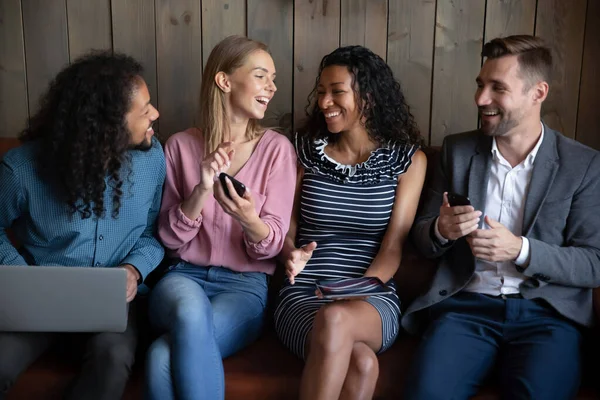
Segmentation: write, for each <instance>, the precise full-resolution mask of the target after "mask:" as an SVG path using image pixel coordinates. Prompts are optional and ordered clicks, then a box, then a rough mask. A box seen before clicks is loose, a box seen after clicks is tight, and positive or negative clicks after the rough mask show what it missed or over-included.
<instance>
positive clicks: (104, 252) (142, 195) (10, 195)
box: [0, 52, 165, 399]
mask: <svg viewBox="0 0 600 400" xmlns="http://www.w3.org/2000/svg"><path fill="white" fill-rule="evenodd" d="M141 73H142V66H141V65H140V64H139V63H138V62H136V61H135V60H134V59H132V58H131V57H128V56H125V55H120V54H115V55H113V54H110V53H104V52H102V53H92V54H89V55H87V56H84V57H82V58H80V59H79V60H77V61H76V62H74V63H73V64H72V65H70V66H68V67H66V68H65V69H64V70H62V71H61V72H60V73H59V74H58V75H57V76H56V78H55V79H54V80H53V81H52V82H51V84H50V87H49V89H48V91H47V93H46V94H45V95H44V96H43V98H42V100H41V104H40V109H39V111H38V112H37V114H36V115H35V116H33V118H31V121H30V125H29V128H28V129H26V130H25V131H24V132H23V133H22V135H21V140H22V142H23V144H22V145H21V146H20V147H18V148H16V149H13V150H11V151H9V152H7V153H6V155H5V156H4V158H3V160H2V163H1V164H0V187H2V196H1V197H0V265H62V266H88V267H119V268H124V269H126V271H127V301H128V302H131V301H132V300H133V299H134V298H135V296H136V293H137V288H138V284H140V283H141V282H142V281H143V280H144V278H145V277H146V276H147V275H148V274H149V273H150V272H151V271H152V270H153V269H154V268H155V267H156V266H157V265H158V264H159V263H160V261H161V260H162V257H163V254H164V252H163V248H162V246H161V245H160V243H159V242H158V241H157V239H156V238H155V237H154V232H155V221H156V217H157V215H158V211H159V209H160V201H161V195H162V187H163V181H164V177H165V159H164V154H163V151H162V148H161V145H160V143H159V142H158V140H157V139H156V138H154V137H153V136H154V131H153V129H152V125H153V123H154V121H155V120H156V119H157V118H158V116H159V114H158V111H157V110H156V109H155V108H154V107H153V106H152V104H150V95H149V93H148V88H147V86H146V83H145V82H144V80H143V79H142V77H141ZM9 227H12V228H13V231H14V233H15V238H16V239H17V241H18V242H19V243H21V245H22V249H21V251H17V249H16V248H15V247H14V246H13V245H12V244H11V242H10V241H9V239H8V237H7V235H6V228H9ZM135 308H136V307H135V304H133V303H130V307H129V309H130V314H129V320H128V325H127V329H126V330H125V332H123V333H95V334H80V338H81V339H82V340H83V342H84V343H85V350H84V353H83V357H82V361H83V364H82V368H81V371H80V373H79V375H78V376H77V377H76V378H75V379H74V381H73V383H72V385H70V386H69V389H68V393H67V395H66V398H69V399H117V398H120V397H121V396H122V393H123V391H124V388H125V385H126V383H127V379H128V378H129V373H130V370H131V366H132V365H133V361H134V355H135V349H136V345H137V329H136V318H135ZM62 336H64V335H60V334H55V333H52V334H51V333H9V332H5V333H0V399H2V398H4V397H5V395H6V393H7V392H8V390H9V389H10V387H11V386H12V384H13V383H14V382H15V380H16V379H17V377H18V376H19V374H20V373H21V372H23V371H24V370H25V369H26V368H27V367H28V366H29V365H30V364H31V363H32V362H33V361H34V360H35V359H36V358H38V356H40V355H41V354H42V353H43V352H44V351H45V350H46V349H47V348H48V347H49V346H51V345H52V344H53V343H54V342H55V341H56V340H57V339H59V338H61V337H62Z"/></svg>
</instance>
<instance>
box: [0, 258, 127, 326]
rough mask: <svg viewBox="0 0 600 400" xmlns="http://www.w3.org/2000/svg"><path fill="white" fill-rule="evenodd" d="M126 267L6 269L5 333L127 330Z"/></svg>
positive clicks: (0, 285)
mask: <svg viewBox="0 0 600 400" xmlns="http://www.w3.org/2000/svg"><path fill="white" fill-rule="evenodd" d="M126 285H127V271H126V270H125V269H123V268H88V267H34V266H8V265H0V332H124V331H125V329H126V327H127V311H128V306H127V300H126Z"/></svg>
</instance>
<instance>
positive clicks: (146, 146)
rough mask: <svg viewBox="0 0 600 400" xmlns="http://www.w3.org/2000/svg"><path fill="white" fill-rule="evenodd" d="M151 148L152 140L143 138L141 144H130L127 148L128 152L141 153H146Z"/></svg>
mask: <svg viewBox="0 0 600 400" xmlns="http://www.w3.org/2000/svg"><path fill="white" fill-rule="evenodd" d="M151 148H152V138H149V139H146V138H144V140H143V141H142V142H141V143H138V144H132V145H131V146H130V147H129V149H130V150H141V151H148V150H150V149H151Z"/></svg>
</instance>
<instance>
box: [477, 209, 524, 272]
mask: <svg viewBox="0 0 600 400" xmlns="http://www.w3.org/2000/svg"><path fill="white" fill-rule="evenodd" d="M484 221H485V223H486V224H487V225H488V226H489V227H490V229H477V230H476V231H474V232H473V233H471V234H470V235H469V236H468V237H467V242H468V243H469V246H470V247H471V252H473V255H474V256H475V257H477V258H479V259H481V260H485V261H494V262H499V261H514V260H516V259H517V257H518V256H519V253H520V252H521V246H522V245H523V239H522V238H521V237H520V236H515V235H513V233H512V232H511V231H509V230H508V229H507V228H506V227H505V226H504V225H502V224H501V223H499V222H498V221H494V220H493V219H491V218H490V217H488V216H486V217H485V219H484Z"/></svg>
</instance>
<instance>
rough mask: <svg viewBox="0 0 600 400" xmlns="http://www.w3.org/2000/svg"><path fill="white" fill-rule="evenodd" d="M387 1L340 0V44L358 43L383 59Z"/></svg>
mask: <svg viewBox="0 0 600 400" xmlns="http://www.w3.org/2000/svg"><path fill="white" fill-rule="evenodd" d="M387 3H388V2H387V0H342V3H341V7H342V20H341V32H340V36H341V41H340V44H341V45H342V46H348V45H351V44H360V45H362V46H365V47H368V48H369V49H371V50H372V51H373V52H374V53H376V54H379V56H381V58H383V59H384V60H385V58H386V52H387V18H388V15H387V13H388V10H387V8H388V4H387ZM392 3H393V2H392Z"/></svg>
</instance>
